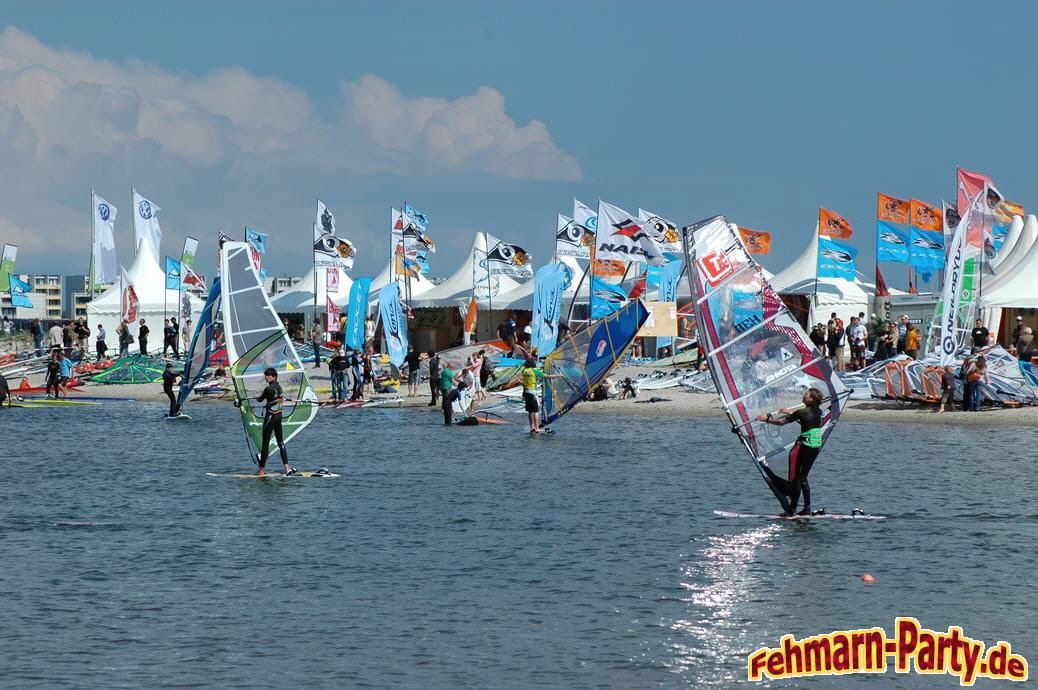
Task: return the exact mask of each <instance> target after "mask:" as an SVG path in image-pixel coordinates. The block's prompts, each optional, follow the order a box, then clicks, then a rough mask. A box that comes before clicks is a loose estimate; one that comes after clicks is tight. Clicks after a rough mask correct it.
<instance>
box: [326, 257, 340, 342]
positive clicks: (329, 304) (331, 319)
mask: <svg viewBox="0 0 1038 690" xmlns="http://www.w3.org/2000/svg"><path fill="white" fill-rule="evenodd" d="M332 272H333V271H329V273H332ZM325 302H326V305H325V308H326V310H327V312H328V330H329V331H333V332H338V331H339V317H341V316H342V310H341V309H339V305H338V304H336V303H335V301H334V300H333V299H332V298H331V297H328V296H326V297H325Z"/></svg>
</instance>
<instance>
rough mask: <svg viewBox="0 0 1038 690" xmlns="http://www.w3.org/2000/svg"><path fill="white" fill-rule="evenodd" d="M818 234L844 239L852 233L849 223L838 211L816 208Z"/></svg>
mask: <svg viewBox="0 0 1038 690" xmlns="http://www.w3.org/2000/svg"><path fill="white" fill-rule="evenodd" d="M818 234H819V235H821V236H823V237H832V238H833V239H837V240H845V239H847V238H849V237H850V236H851V235H853V234H854V230H853V229H852V228H851V224H850V223H848V222H847V219H846V218H844V217H843V216H841V215H840V214H839V213H836V212H834V211H830V210H829V209H827V208H819V209H818Z"/></svg>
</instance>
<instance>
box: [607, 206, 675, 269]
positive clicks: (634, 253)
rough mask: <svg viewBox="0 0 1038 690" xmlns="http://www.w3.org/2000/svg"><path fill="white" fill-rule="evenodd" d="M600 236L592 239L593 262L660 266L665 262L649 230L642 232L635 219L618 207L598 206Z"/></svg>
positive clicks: (658, 244)
mask: <svg viewBox="0 0 1038 690" xmlns="http://www.w3.org/2000/svg"><path fill="white" fill-rule="evenodd" d="M598 226H599V232H598V233H597V235H596V237H595V258H596V259H613V260H617V261H624V262H627V263H633V262H635V261H643V262H645V263H647V264H653V265H656V266H659V265H661V264H663V263H664V262H665V261H666V259H665V258H664V256H663V250H662V248H661V245H660V241H661V240H662V239H663V235H659V236H654V234H653V233H654V231H653V229H651V228H643V227H642V226H641V224H640V223H639V222H638V220H637V218H636V217H635V216H633V215H632V214H630V213H628V212H627V211H625V210H623V209H622V208H620V207H619V206H613V205H612V204H610V203H607V202H605V201H599V202H598Z"/></svg>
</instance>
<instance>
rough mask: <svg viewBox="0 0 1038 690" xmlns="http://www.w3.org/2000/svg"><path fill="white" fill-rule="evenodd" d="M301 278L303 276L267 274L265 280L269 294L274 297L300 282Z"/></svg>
mask: <svg viewBox="0 0 1038 690" xmlns="http://www.w3.org/2000/svg"><path fill="white" fill-rule="evenodd" d="M300 280H302V278H301V277H299V276H267V279H266V280H265V281H263V282H264V283H265V287H266V289H267V294H268V295H270V296H271V297H273V296H274V295H276V294H278V293H281V292H284V291H285V290H287V289H289V288H290V287H292V286H293V285H296V284H298V283H299V281H300ZM311 292H312V291H311Z"/></svg>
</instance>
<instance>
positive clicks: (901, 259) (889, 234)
mask: <svg viewBox="0 0 1038 690" xmlns="http://www.w3.org/2000/svg"><path fill="white" fill-rule="evenodd" d="M876 261H894V262H896V263H899V264H903V263H905V262H906V261H908V233H906V232H905V231H903V230H901V229H900V228H896V227H894V226H893V225H891V224H890V223H887V222H886V221H882V220H877V221H876Z"/></svg>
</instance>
